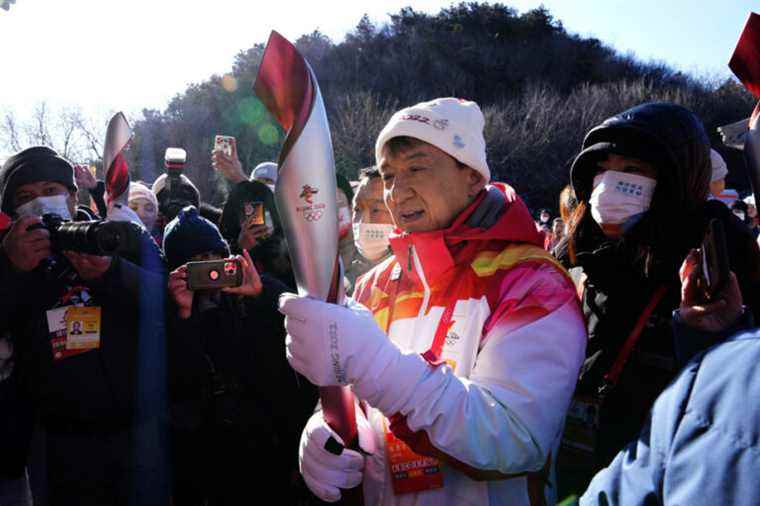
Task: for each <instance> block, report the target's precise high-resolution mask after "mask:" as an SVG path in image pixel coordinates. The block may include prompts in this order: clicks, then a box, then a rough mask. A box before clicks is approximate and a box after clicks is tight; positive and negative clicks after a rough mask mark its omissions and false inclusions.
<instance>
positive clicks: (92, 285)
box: [0, 225, 166, 433]
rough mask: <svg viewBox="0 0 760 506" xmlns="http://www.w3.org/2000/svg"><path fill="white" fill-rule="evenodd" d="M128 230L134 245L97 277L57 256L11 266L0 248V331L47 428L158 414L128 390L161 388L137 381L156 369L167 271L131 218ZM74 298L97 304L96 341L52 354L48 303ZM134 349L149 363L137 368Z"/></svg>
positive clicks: (116, 423) (79, 427)
mask: <svg viewBox="0 0 760 506" xmlns="http://www.w3.org/2000/svg"><path fill="white" fill-rule="evenodd" d="M133 232H134V237H133V238H134V239H135V240H136V242H137V243H138V244H139V246H138V247H137V248H136V249H137V250H139V251H135V254H134V256H133V257H131V258H124V257H114V259H113V262H112V264H111V267H110V268H109V270H108V271H107V272H106V273H105V274H104V275H103V277H102V278H101V279H99V280H97V281H85V280H83V279H81V278H80V277H79V276H78V275H77V274H76V272H75V271H74V270H73V269H72V268H71V267H70V266H69V265H68V262H67V261H66V260H65V258H64V257H58V264H57V267H56V268H55V270H54V271H52V272H47V273H46V272H44V271H43V270H41V269H39V268H38V269H36V270H34V271H32V272H25V273H21V272H17V271H15V270H14V269H13V267H12V266H11V264H10V261H9V259H8V257H7V256H6V254H5V252H4V251H2V249H0V286H2V288H0V332H8V333H10V334H11V335H12V336H13V338H14V341H15V343H16V353H17V371H18V374H19V382H20V384H21V385H22V386H23V389H24V391H25V394H24V395H25V396H28V397H27V398H29V399H32V400H34V402H35V405H36V406H37V408H38V409H39V411H40V414H41V416H42V419H43V422H44V423H45V424H46V426H47V427H46V428H47V429H48V430H49V431H51V432H55V431H65V432H71V431H77V432H89V431H97V432H98V433H102V432H108V431H116V430H123V429H125V428H128V427H129V426H130V424H131V423H132V422H133V421H134V417H135V416H136V415H137V414H138V411H139V416H155V415H156V414H157V413H155V412H150V413H149V412H148V411H150V409H148V408H147V407H146V406H144V405H143V406H139V407H138V406H136V405H135V398H136V396H137V392H139V391H140V390H143V389H148V390H149V391H155V390H156V389H159V388H161V385H160V384H158V385H155V384H154V385H144V384H142V382H144V381H148V380H149V378H152V377H154V378H155V379H156V381H160V377H161V371H160V370H158V369H157V368H158V367H159V366H161V362H160V360H161V359H162V357H161V356H160V355H161V353H162V349H161V347H162V345H163V339H164V313H163V304H162V303H161V301H162V300H163V298H164V293H165V287H166V274H165V267H164V260H163V255H162V253H161V252H160V250H159V249H158V247H157V246H156V244H155V242H154V241H153V240H152V239H151V238H150V236H149V235H148V234H147V232H145V231H144V230H143V229H141V228H140V227H137V226H136V225H135V226H134V227H133ZM84 294H86V295H84ZM79 301H81V302H85V303H86V305H88V306H99V307H100V308H101V331H100V336H101V337H100V348H99V349H96V350H91V351H87V352H85V353H80V354H77V355H73V356H68V357H66V358H60V359H56V358H54V356H53V350H52V347H51V334H50V332H49V322H48V311H50V310H52V309H54V308H60V307H64V306H67V305H70V304H72V303H74V302H79ZM138 353H140V354H142V355H143V357H144V358H145V361H143V364H142V367H148V368H149V370H147V371H144V372H143V373H142V374H138V367H140V365H139V364H138ZM164 372H165V370H164ZM154 373H155V374H157V376H154Z"/></svg>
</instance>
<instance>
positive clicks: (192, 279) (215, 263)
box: [187, 258, 243, 291]
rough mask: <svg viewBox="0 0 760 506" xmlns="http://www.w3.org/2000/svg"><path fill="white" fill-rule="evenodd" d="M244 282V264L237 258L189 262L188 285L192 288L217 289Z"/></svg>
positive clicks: (194, 289)
mask: <svg viewBox="0 0 760 506" xmlns="http://www.w3.org/2000/svg"><path fill="white" fill-rule="evenodd" d="M242 284H243V266H242V265H241V264H240V261H239V260H238V259H236V258H223V259H221V260H206V261H203V262H188V264H187V287H188V288H189V289H190V290H193V291H196V290H217V289H219V288H230V287H237V286H240V285H242Z"/></svg>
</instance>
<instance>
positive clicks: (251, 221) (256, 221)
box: [241, 201, 266, 228]
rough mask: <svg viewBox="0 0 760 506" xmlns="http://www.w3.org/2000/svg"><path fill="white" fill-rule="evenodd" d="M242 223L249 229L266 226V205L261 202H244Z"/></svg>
mask: <svg viewBox="0 0 760 506" xmlns="http://www.w3.org/2000/svg"><path fill="white" fill-rule="evenodd" d="M241 223H242V225H243V226H245V227H248V228H251V227H254V226H258V225H264V224H265V223H266V221H265V218H264V203H263V202H259V201H252V202H244V203H243V211H242V216H241Z"/></svg>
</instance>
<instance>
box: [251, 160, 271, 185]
mask: <svg viewBox="0 0 760 506" xmlns="http://www.w3.org/2000/svg"><path fill="white" fill-rule="evenodd" d="M259 179H271V180H272V183H273V184H274V183H277V164H276V163H274V162H261V163H260V164H258V165H257V166H256V168H255V169H253V171H252V172H251V179H250V180H251V181H257V180H259Z"/></svg>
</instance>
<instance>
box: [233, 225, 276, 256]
mask: <svg viewBox="0 0 760 506" xmlns="http://www.w3.org/2000/svg"><path fill="white" fill-rule="evenodd" d="M271 232H272V231H271V230H270V229H269V227H267V226H266V225H253V226H252V227H250V228H249V227H247V226H245V225H244V226H243V227H241V228H240V233H239V234H238V246H240V248H241V249H243V250H249V249H253V248H254V247H255V246H256V245H257V244H258V243H259V241H261V240H263V239H264V238H265V237H267V236H268V235H269V234H270V233H271Z"/></svg>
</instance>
